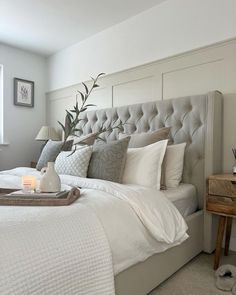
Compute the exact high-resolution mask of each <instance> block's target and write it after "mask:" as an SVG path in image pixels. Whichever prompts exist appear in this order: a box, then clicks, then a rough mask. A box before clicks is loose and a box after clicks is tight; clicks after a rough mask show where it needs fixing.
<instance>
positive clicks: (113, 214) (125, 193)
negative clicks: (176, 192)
mask: <svg viewBox="0 0 236 295" xmlns="http://www.w3.org/2000/svg"><path fill="white" fill-rule="evenodd" d="M25 174H31V175H33V174H34V175H36V176H39V174H38V172H36V171H35V170H33V169H30V168H25V169H24V170H22V169H19V168H17V169H14V170H9V171H7V172H6V171H5V172H0V187H12V176H13V177H14V178H15V179H14V181H15V186H18V187H19V185H20V176H21V175H25ZM61 180H62V183H63V184H66V185H69V186H80V187H82V188H83V189H82V190H81V192H82V198H81V199H79V200H78V201H77V202H76V203H74V204H73V205H71V206H69V207H62V208H55V207H54V208H43V207H41V208H40V207H34V208H29V207H22V208H20V207H0V220H1V233H2V232H4V235H5V236H8V233H9V239H10V240H11V239H12V238H13V237H14V234H11V231H12V230H13V233H15V232H16V233H17V239H16V240H15V242H17V240H19V244H20V246H21V247H22V248H25V249H28V251H29V253H30V255H28V256H27V255H26V253H25V255H24V259H18V260H19V261H18V262H17V263H16V264H15V267H13V265H12V267H11V268H10V269H9V272H6V271H5V270H4V271H3V272H4V274H5V276H8V281H9V282H12V280H14V279H13V277H14V275H16V276H21V275H20V274H19V272H20V269H19V267H20V265H21V264H22V263H23V260H24V263H23V267H24V269H26V270H27V271H29V272H30V270H29V269H30V268H32V267H29V265H31V264H32V263H31V262H30V264H28V261H30V259H33V260H34V257H33V256H35V258H36V261H39V262H38V263H36V264H35V265H34V264H33V266H34V267H33V273H34V272H35V273H37V274H38V273H41V275H42V276H43V277H47V274H48V275H49V277H50V276H51V273H50V270H51V272H52V273H53V274H54V275H55V273H58V275H60V276H63V277H64V278H65V280H66V278H67V277H69V278H71V275H70V274H71V273H70V271H69V272H66V271H65V268H62V269H60V264H57V263H56V262H55V261H54V256H53V254H52V253H53V251H54V250H55V249H57V250H58V253H60V258H61V261H64V264H65V267H68V266H67V265H70V264H71V263H72V262H73V256H74V257H76V256H77V252H80V253H82V252H83V251H84V247H83V238H82V236H80V235H79V234H78V232H77V223H78V224H80V223H81V222H82V224H83V218H81V219H80V217H77V215H79V216H81V214H80V212H81V211H83V212H84V214H85V215H86V210H88V212H89V213H87V214H89V215H91V216H93V217H92V219H93V218H98V219H99V221H100V222H98V221H96V222H97V223H99V224H101V225H102V227H103V229H104V233H105V235H106V237H107V240H108V241H109V244H110V248H111V252H112V260H113V267H114V273H115V274H117V273H119V272H120V271H122V270H124V269H125V268H127V267H129V266H131V265H133V264H135V263H137V262H140V261H143V260H145V259H146V258H148V257H149V256H151V255H153V254H154V253H158V252H162V251H165V250H166V249H168V248H170V247H173V246H175V245H178V244H180V243H182V242H183V241H184V240H185V239H187V237H188V236H187V234H186V230H187V225H186V223H185V221H184V219H183V218H182V216H181V214H180V213H179V212H178V210H177V209H176V208H175V206H174V205H173V204H172V203H171V202H170V201H169V200H167V199H166V198H165V196H164V194H163V193H162V192H161V191H156V190H153V189H149V188H145V187H141V186H137V185H122V184H116V183H112V182H108V181H103V180H95V179H84V178H78V177H73V176H66V175H61ZM70 211H71V212H70ZM91 211H92V212H93V213H94V214H91ZM52 212H53V214H52ZM77 212H78V214H77ZM64 214H66V220H67V222H68V224H67V223H65V222H63V220H64V218H63V216H64ZM38 216H39V217H40V218H39V217H38ZM95 216H96V217H95ZM11 218H13V220H14V223H11ZM74 218H75V219H77V218H78V220H76V221H75V219H74ZM88 219H89V218H88ZM24 220H27V221H28V220H29V221H30V222H29V223H28V224H27V223H24V222H23V221H24ZM73 220H74V221H75V222H72V221H73ZM22 222H23V224H24V226H23V227H22ZM53 222H54V223H53ZM94 222H95V219H94ZM57 223H58V228H57V231H56V232H58V231H59V235H58V234H57V233H55V232H54V230H53V224H57ZM72 223H73V227H72V228H73V230H71V233H70V237H69V238H68V237H67V235H65V236H64V237H63V235H64V232H66V229H67V228H68V227H69V225H71V224H72ZM35 224H36V225H37V226H36V227H35ZM46 224H47V226H46ZM12 225H14V226H13V229H12V230H9V228H12ZM61 227H62V229H61ZM98 227H99V226H98ZM78 228H79V226H78ZM95 228H96V227H95ZM30 229H31V231H32V234H34V236H36V237H37V239H36V241H37V243H36V244H37V245H40V244H42V245H44V247H43V248H47V243H48V246H52V250H51V252H50V255H47V259H45V257H43V256H44V255H43V254H44V252H40V251H39V253H37V251H35V252H31V248H32V244H34V240H33V239H32V237H31V235H28V231H30ZM33 229H35V230H33ZM63 230H64V232H63ZM38 232H39V233H40V234H38ZM53 232H54V234H52V233H53ZM30 233H31V232H30ZM49 236H51V237H53V239H47V238H46V237H49ZM99 236H101V235H100V234H99ZM1 240H2V239H1ZM78 240H80V241H79V242H78ZM92 241H93V240H92ZM10 242H11V241H10ZM10 242H8V240H7V239H6V244H4V245H5V246H4V249H3V250H4V251H2V248H1V247H2V245H1V243H0V249H1V251H0V253H1V255H3V259H4V261H5V263H7V260H8V259H9V256H11V252H12V251H13V252H14V251H16V252H18V249H17V243H15V244H13V246H12V248H13V249H12V248H11V247H10V245H8V244H9V243H10ZM104 243H105V242H104ZM62 244H63V247H62V252H61V249H60V248H59V245H62ZM76 244H77V246H78V247H77V249H74V247H73V245H76ZM104 245H105V244H104ZM8 246H9V247H8ZM57 247H58V248H57ZM97 247H98V248H100V246H99V245H97ZM39 248H40V249H41V248H42V247H39ZM9 249H11V250H9ZM37 249H38V248H37ZM59 249H60V250H59ZM67 251H68V253H70V255H71V256H70V257H68V255H66V253H67ZM81 251H82V252H81ZM3 252H5V255H4V254H3ZM51 255H52V257H51ZM98 256H100V254H99V255H98ZM105 257H106V256H105V255H103V257H101V260H100V261H98V262H97V266H96V267H98V269H99V267H100V266H99V263H101V261H103V260H104V259H105ZM107 257H108V258H107V260H109V255H108V256H107ZM84 258H85V264H86V260H87V259H89V258H88V257H87V256H84ZM105 260H106V259H105ZM0 263H1V260H0ZM45 263H46V266H47V267H49V265H54V267H53V268H50V267H49V269H48V270H47V272H46V274H45V272H44V267H45V266H44V264H45ZM54 263H55V264H54ZM78 265H80V264H79V263H78V264H76V263H75V269H76V268H78ZM21 266H22V265H21ZM75 269H74V270H75ZM1 272H2V270H1V269H0V278H1V277H2V275H1ZM13 273H14V274H13ZM111 273H112V272H111ZM12 274H13V277H12ZM28 275H29V273H28ZM87 275H88V274H87ZM24 277H25V276H24ZM21 279H22V277H21ZM4 280H5V281H6V280H7V278H5V277H4ZM52 280H53V281H54V282H51V280H49V281H50V283H51V284H53V285H56V284H57V283H56V281H57V280H58V278H56V279H55V278H54V277H53V276H52ZM109 280H111V278H110V277H109ZM23 281H24V280H23ZM23 281H22V282H23ZM70 282H71V281H70ZM95 282H96V280H95ZM95 282H94V283H95ZM48 283H49V282H48ZM77 283H78V284H80V282H79V279H78V282H77ZM109 286H111V284H110V285H109ZM34 287H37V288H38V289H39V290H40V288H41V287H42V286H41V285H36V286H34ZM38 289H37V290H38ZM41 293H43V294H53V293H51V292H49V293H45V292H43V291H42V290H41ZM0 294H4V293H1V292H0ZM18 294H24V293H18ZM26 294H27V293H26ZM31 294H32V293H31ZM35 294H37V293H35ZM62 294H63V293H62ZM70 294H73V293H70ZM77 294H83V293H77ZM86 294H90V293H86ZM96 294H99V293H98V292H96ZM103 294H106V293H103ZM110 294H112V293H110Z"/></svg>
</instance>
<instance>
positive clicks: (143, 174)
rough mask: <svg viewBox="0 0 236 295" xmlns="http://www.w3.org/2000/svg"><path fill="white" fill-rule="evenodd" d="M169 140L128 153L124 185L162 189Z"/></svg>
mask: <svg viewBox="0 0 236 295" xmlns="http://www.w3.org/2000/svg"><path fill="white" fill-rule="evenodd" d="M167 143H168V140H162V141H158V142H156V143H153V144H150V145H147V146H145V147H141V148H130V149H128V152H127V158H126V164H125V169H124V174H123V183H133V184H139V185H144V186H148V187H153V188H156V189H158V190H159V189H160V179H161V165H162V162H163V158H164V155H165V151H166V146H167Z"/></svg>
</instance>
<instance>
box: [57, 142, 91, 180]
mask: <svg viewBox="0 0 236 295" xmlns="http://www.w3.org/2000/svg"><path fill="white" fill-rule="evenodd" d="M92 150H93V148H92V147H84V148H81V149H78V150H76V151H75V152H74V153H73V154H71V153H72V152H71V151H69V152H61V153H60V154H59V155H58V156H57V158H56V162H55V169H56V172H57V173H58V174H66V175H73V176H79V177H87V171H88V166H89V161H90V158H91V155H92Z"/></svg>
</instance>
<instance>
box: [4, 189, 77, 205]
mask: <svg viewBox="0 0 236 295" xmlns="http://www.w3.org/2000/svg"><path fill="white" fill-rule="evenodd" d="M79 197H80V190H79V188H76V187H74V188H72V189H71V190H64V191H61V192H57V193H38V192H36V193H25V192H24V191H22V190H17V189H2V188H0V205H6V206H67V205H70V204H72V203H74V202H75V201H76V200H77V199H78V198H79Z"/></svg>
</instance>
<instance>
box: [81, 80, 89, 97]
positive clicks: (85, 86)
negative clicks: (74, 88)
mask: <svg viewBox="0 0 236 295" xmlns="http://www.w3.org/2000/svg"><path fill="white" fill-rule="evenodd" d="M82 84H83V85H84V88H85V91H86V93H87V94H88V93H89V90H88V87H87V85H86V84H85V83H84V82H82Z"/></svg>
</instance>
